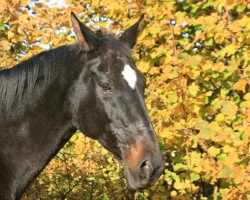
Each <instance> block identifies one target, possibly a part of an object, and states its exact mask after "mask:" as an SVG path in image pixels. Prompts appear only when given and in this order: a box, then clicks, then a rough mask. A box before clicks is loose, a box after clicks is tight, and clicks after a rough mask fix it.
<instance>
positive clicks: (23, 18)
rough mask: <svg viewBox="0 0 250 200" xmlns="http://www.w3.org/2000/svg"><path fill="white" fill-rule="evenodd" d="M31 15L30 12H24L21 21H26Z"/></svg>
mask: <svg viewBox="0 0 250 200" xmlns="http://www.w3.org/2000/svg"><path fill="white" fill-rule="evenodd" d="M28 17H29V15H28V14H23V15H21V16H20V17H19V20H20V21H26V20H27V19H28Z"/></svg>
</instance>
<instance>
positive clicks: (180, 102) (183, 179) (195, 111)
mask: <svg viewBox="0 0 250 200" xmlns="http://www.w3.org/2000/svg"><path fill="white" fill-rule="evenodd" d="M249 9H250V2H249V0H201V1H197V0H178V1H177V0H120V1H117V0H66V1H65V0H58V1H57V0H1V1H0V49H1V51H0V69H3V68H9V67H12V66H13V65H15V64H17V63H18V62H20V61H22V60H24V59H28V58H30V57H32V56H33V55H35V54H37V53H39V52H42V51H44V50H48V49H51V48H55V47H58V46H61V45H65V44H72V43H74V42H76V40H75V35H74V33H73V32H72V27H71V24H70V12H71V11H74V12H75V13H76V14H77V16H78V17H79V18H80V19H81V21H82V22H83V23H85V24H87V25H88V26H89V27H91V28H92V29H93V30H98V29H103V30H107V31H110V32H113V33H115V34H118V35H119V34H120V33H121V32H122V31H123V30H125V29H126V28H128V27H129V26H131V25H132V24H133V23H135V21H136V20H138V18H139V17H140V16H141V14H142V13H145V14H146V17H145V23H144V27H143V32H142V33H141V35H140V37H139V39H138V41H137V45H136V46H135V48H134V49H133V57H134V60H135V62H136V64H137V66H138V68H139V69H140V70H141V71H142V72H143V73H144V74H145V76H146V77H147V89H146V92H145V97H146V105H147V108H148V110H149V114H150V116H151V120H152V122H153V125H154V128H155V130H156V132H157V134H158V139H159V142H160V144H161V148H162V150H163V151H164V153H165V155H166V157H167V161H166V168H165V171H164V174H163V175H162V176H161V178H160V180H159V181H158V182H157V184H156V185H154V186H153V187H151V188H150V189H148V190H144V191H140V192H134V191H130V190H128V188H127V184H126V181H125V179H124V174H123V171H122V166H120V165H119V164H118V163H117V162H116V161H115V160H114V158H113V157H112V155H111V154H110V153H108V152H107V151H106V150H104V148H102V147H101V146H100V145H99V144H98V143H97V142H95V141H93V140H90V139H88V138H86V137H85V136H84V135H83V134H82V133H77V134H75V135H74V136H73V137H72V138H71V139H70V141H69V142H68V143H67V144H66V146H65V147H64V148H63V149H62V150H61V151H60V152H59V153H58V155H57V156H56V157H55V158H54V159H53V160H52V161H51V162H50V164H49V165H48V166H47V167H46V168H45V169H44V170H43V172H42V173H41V174H40V176H39V177H38V178H37V179H36V180H35V181H34V182H33V183H32V184H31V186H30V187H29V188H28V190H27V191H26V193H25V194H24V195H23V197H22V199H23V200H25V199H27V200H29V199H30V200H33V199H157V200H158V199H203V200H205V199H213V200H217V199H244V200H245V199H248V198H250V196H249V195H250V194H249V191H250V179H249V177H250V176H249V173H250V166H249V137H250V89H249V83H250V48H249V45H250V10H249ZM45 148H46V147H45Z"/></svg>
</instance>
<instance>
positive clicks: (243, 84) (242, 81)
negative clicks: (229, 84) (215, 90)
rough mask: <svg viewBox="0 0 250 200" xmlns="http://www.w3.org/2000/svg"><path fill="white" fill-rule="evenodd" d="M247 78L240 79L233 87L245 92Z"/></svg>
mask: <svg viewBox="0 0 250 200" xmlns="http://www.w3.org/2000/svg"><path fill="white" fill-rule="evenodd" d="M247 83H248V82H247V80H245V79H240V80H239V81H238V82H237V83H235V84H234V86H233V89H235V90H240V91H242V92H243V93H245V92H246V84H247Z"/></svg>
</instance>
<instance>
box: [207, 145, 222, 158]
mask: <svg viewBox="0 0 250 200" xmlns="http://www.w3.org/2000/svg"><path fill="white" fill-rule="evenodd" d="M208 153H209V154H210V155H211V156H213V157H214V156H217V155H218V154H219V153H220V149H219V148H216V147H214V146H212V147H210V148H209V149H208Z"/></svg>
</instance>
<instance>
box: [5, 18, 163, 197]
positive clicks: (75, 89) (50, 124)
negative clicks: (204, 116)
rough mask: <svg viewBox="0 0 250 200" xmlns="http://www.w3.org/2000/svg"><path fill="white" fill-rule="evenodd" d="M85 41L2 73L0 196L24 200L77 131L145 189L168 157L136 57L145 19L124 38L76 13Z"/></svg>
mask: <svg viewBox="0 0 250 200" xmlns="http://www.w3.org/2000/svg"><path fill="white" fill-rule="evenodd" d="M71 20H72V24H73V28H74V31H75V33H76V36H77V39H78V43H76V44H72V45H65V46H61V47H58V48H56V49H52V50H50V51H46V52H43V53H40V54H39V55H37V56H34V57H33V58H31V59H28V60H26V61H24V62H22V63H20V64H18V65H16V66H14V67H13V68H11V69H5V70H2V71H0V199H1V200H2V199H8V200H9V199H19V198H20V196H21V195H22V194H23V192H24V190H25V189H26V188H27V187H28V186H29V184H30V183H31V182H32V180H34V179H35V178H36V177H37V176H38V175H39V173H40V172H41V170H42V169H43V168H44V167H45V166H46V165H47V164H48V163H49V161H50V160H51V159H52V158H53V156H55V155H56V153H57V152H58V151H59V150H60V149H61V148H62V147H63V145H64V144H65V143H66V142H67V141H68V140H69V138H70V137H71V136H72V135H73V134H74V133H75V132H76V130H77V129H79V130H80V131H82V132H83V133H84V134H85V135H87V136H89V137H91V138H93V139H96V140H98V141H99V142H100V143H101V144H102V145H103V146H104V147H105V148H106V149H108V150H109V151H110V152H111V153H112V154H113V155H114V156H115V157H116V158H117V159H118V160H119V161H120V162H122V163H123V165H124V169H125V174H126V177H127V181H128V184H129V186H130V187H131V188H133V189H143V188H145V187H148V186H151V185H152V184H154V183H155V182H156V181H157V179H158V178H159V176H160V175H161V173H162V171H163V169H164V156H163V155H162V153H161V152H160V149H159V145H158V142H157V139H156V136H155V132H154V130H153V127H152V124H151V122H150V119H149V116H148V113H147V110H146V107H145V103H144V99H143V93H144V89H145V85H146V84H145V82H146V81H145V77H144V76H143V74H142V73H141V72H140V71H138V69H137V68H136V67H135V64H134V62H133V60H132V57H131V48H132V47H133V46H134V44H135V42H136V38H137V36H138V33H139V30H140V28H141V27H142V21H143V16H142V17H141V18H140V19H139V21H138V22H137V23H135V24H134V25H133V26H132V27H130V28H129V29H127V30H126V31H125V32H124V33H123V34H122V35H121V37H114V36H111V35H110V34H106V33H103V32H101V31H97V32H93V31H92V30H90V29H89V28H88V27H86V26H85V25H83V24H82V23H81V22H80V21H79V20H78V19H77V17H76V16H75V15H74V14H73V13H72V15H71Z"/></svg>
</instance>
